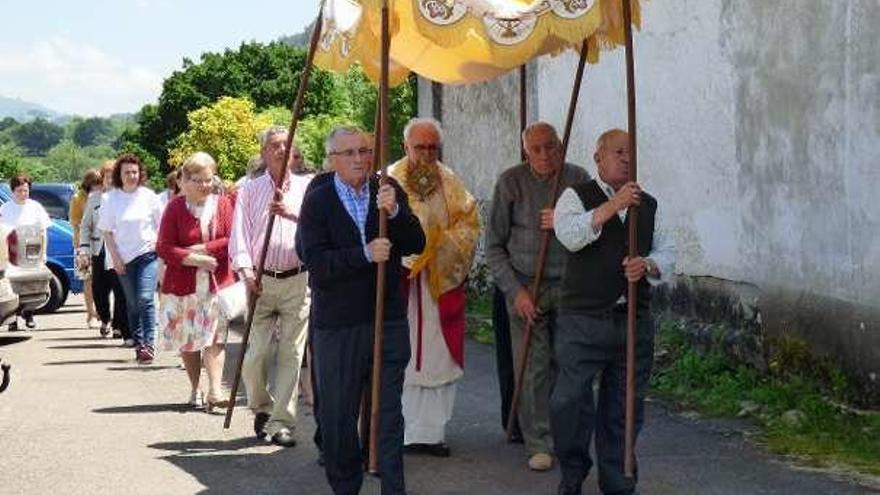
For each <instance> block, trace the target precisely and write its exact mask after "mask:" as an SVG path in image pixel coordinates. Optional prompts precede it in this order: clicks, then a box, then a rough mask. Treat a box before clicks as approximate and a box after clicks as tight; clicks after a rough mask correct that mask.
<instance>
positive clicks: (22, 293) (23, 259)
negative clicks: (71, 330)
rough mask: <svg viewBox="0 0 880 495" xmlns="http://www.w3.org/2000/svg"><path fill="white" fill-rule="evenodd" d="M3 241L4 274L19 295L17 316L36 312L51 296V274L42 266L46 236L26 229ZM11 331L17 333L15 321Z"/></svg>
mask: <svg viewBox="0 0 880 495" xmlns="http://www.w3.org/2000/svg"><path fill="white" fill-rule="evenodd" d="M4 230H5V229H4ZM4 233H5V232H4ZM4 238H5V240H6V247H7V251H6V252H7V262H6V267H5V269H4V273H5V275H6V278H8V279H9V283H10V285H11V286H12V290H13V291H14V292H15V293H16V294H17V295H18V307H17V310H16V313H22V312H31V313H33V312H36V311H37V310H38V309H40V308H42V307H43V306H45V305H46V303H47V302H48V301H49V298H50V294H51V290H50V283H49V281H50V280H51V279H52V276H53V275H52V271H51V270H49V268H47V267H46V264H45V263H43V257H44V255H45V250H46V236H45V235H43V231H42V229H41V228H39V227H37V226H31V225H25V226H19V227H17V228H16V229H15V230H12V231H9V233H8V234H6V235H5V236H4ZM9 329H10V330H15V329H17V321H16V320H15V319H13V321H12V323H10V324H9Z"/></svg>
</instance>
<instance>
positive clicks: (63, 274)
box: [0, 183, 83, 313]
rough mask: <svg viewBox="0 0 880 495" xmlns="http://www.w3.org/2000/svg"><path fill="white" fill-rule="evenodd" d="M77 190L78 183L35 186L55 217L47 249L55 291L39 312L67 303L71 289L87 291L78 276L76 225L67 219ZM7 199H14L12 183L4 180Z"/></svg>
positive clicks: (1, 189)
mask: <svg viewBox="0 0 880 495" xmlns="http://www.w3.org/2000/svg"><path fill="white" fill-rule="evenodd" d="M73 194H74V187H73V185H71V184H34V185H33V186H32V187H31V198H32V199H33V200H35V201H37V202H39V203H40V204H41V205H43V208H45V209H46V212H47V213H49V217H50V218H52V225H50V226H49V232H48V242H49V245H48V246H47V250H46V267H47V268H48V269H49V270H50V271H51V277H50V280H49V287H50V291H51V292H50V295H49V299H48V300H47V301H46V303H45V304H44V305H42V306H41V307H39V308H37V310H36V312H37V313H54V312H55V311H57V310H58V309H59V308H61V306H64V303H65V302H66V301H67V296H68V295H69V294H70V293H71V292H73V293H74V294H79V293H81V292H82V291H83V281H82V280H80V279H78V278H77V277H76V276H75V273H76V252H75V251H74V248H73V227H72V226H71V225H70V223H69V222H68V221H67V214H68V210H69V208H70V198H71V197H73ZM7 201H12V191H10V189H9V184H7V183H0V204H3V203H5V202H7Z"/></svg>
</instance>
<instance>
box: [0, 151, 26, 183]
mask: <svg viewBox="0 0 880 495" xmlns="http://www.w3.org/2000/svg"><path fill="white" fill-rule="evenodd" d="M22 165H23V163H22V156H21V150H20V149H18V147H16V146H15V145H12V144H2V145H0V179H9V178H10V177H12V176H13V175H15V174H17V173H18V172H19V171H21V170H22V168H23V166H22Z"/></svg>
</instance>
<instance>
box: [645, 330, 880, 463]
mask: <svg viewBox="0 0 880 495" xmlns="http://www.w3.org/2000/svg"><path fill="white" fill-rule="evenodd" d="M659 332H660V333H659V335H658V337H659V342H660V346H661V348H662V350H663V351H664V354H662V358H660V359H658V366H657V367H656V368H657V369H656V370H655V375H654V377H653V379H652V386H653V390H654V392H655V393H656V394H658V395H660V396H663V397H666V398H668V399H671V400H673V401H676V402H679V403H682V404H684V405H686V406H687V407H691V408H694V409H696V410H697V411H699V412H701V413H704V414H707V415H712V416H734V415H737V413H739V412H740V410H741V409H742V404H741V403H742V402H743V401H750V402H753V403H754V404H756V405H757V406H758V408H757V410H756V411H754V412H753V413H752V414H750V416H751V418H752V419H753V420H754V421H755V422H756V423H757V424H758V425H759V426H760V427H761V430H762V434H763V440H764V442H765V443H766V445H767V446H768V447H769V448H770V449H771V450H772V451H774V452H778V453H782V454H790V455H794V456H797V457H800V458H802V459H804V460H805V461H807V462H809V463H811V464H813V465H816V466H840V465H846V466H849V467H852V468H854V469H855V470H857V471H861V472H863V473H868V474H872V475H880V414H878V413H857V412H855V410H853V409H847V408H844V407H840V406H839V404H841V403H842V402H843V401H845V399H846V398H847V397H850V396H851V392H850V390H851V388H850V387H849V386H848V384H847V383H846V380H845V378H843V374H842V373H840V372H839V371H835V370H834V369H833V368H831V367H830V366H829V365H828V364H827V363H823V362H821V360H817V359H814V363H813V365H812V366H811V365H810V362H809V361H810V360H809V359H808V358H807V357H806V355H805V354H804V353H803V349H802V348H801V346H800V345H799V344H796V343H794V342H793V341H791V342H785V341H782V342H781V344H780V345H778V346H776V349H775V351H774V352H775V354H774V356H773V359H772V360H771V366H770V368H771V369H770V373H769V374H768V375H766V376H763V375H761V374H759V373H758V372H757V371H755V370H752V369H748V368H745V367H742V366H733V365H731V363H730V362H729V361H728V360H727V359H726V358H725V357H723V356H722V355H721V354H720V353H718V352H710V353H707V354H702V355H701V354H699V353H697V352H696V351H695V350H694V349H693V348H692V347H691V346H690V345H689V344H688V343H687V342H686V339H685V337H684V335H683V332H682V331H681V330H680V328H679V327H678V326H677V324H676V323H674V322H664V323H663V324H661V326H660V330H659ZM792 349H794V350H795V351H797V352H791V350H792ZM792 356H794V357H796V359H793V358H792ZM816 369H819V370H825V372H823V373H821V376H819V375H820V374H819V373H817V372H815V371H809V370H816ZM790 410H798V411H800V412H801V413H803V414H804V416H803V421H801V422H800V423H799V424H789V423H786V422H785V421H783V420H782V419H781V418H782V416H783V414H785V413H786V412H787V411H790Z"/></svg>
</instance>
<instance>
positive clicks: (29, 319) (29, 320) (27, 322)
mask: <svg viewBox="0 0 880 495" xmlns="http://www.w3.org/2000/svg"><path fill="white" fill-rule="evenodd" d="M24 326H26V327H28V328H30V329H34V328H37V322H35V321H34V317H33V315H27V316H25V317H24Z"/></svg>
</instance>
